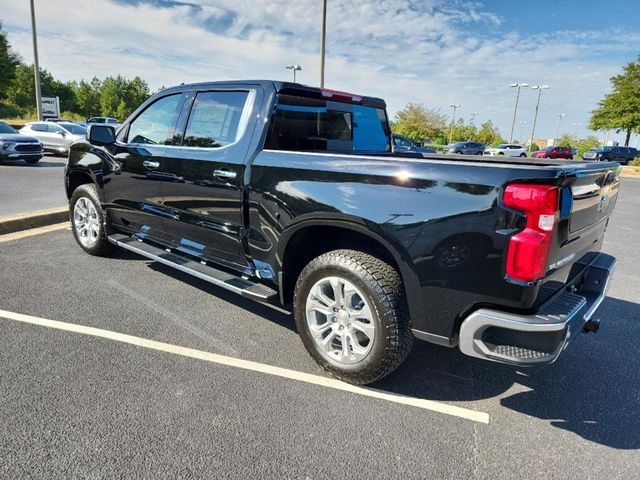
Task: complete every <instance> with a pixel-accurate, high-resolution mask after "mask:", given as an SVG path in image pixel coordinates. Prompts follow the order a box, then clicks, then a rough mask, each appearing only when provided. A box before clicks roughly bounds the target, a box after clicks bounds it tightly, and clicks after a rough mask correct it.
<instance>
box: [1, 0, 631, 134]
mask: <svg viewBox="0 0 640 480" xmlns="http://www.w3.org/2000/svg"><path fill="white" fill-rule="evenodd" d="M157 3H162V2H156V5H152V4H149V3H147V2H145V1H139V0H138V1H135V2H132V4H127V3H126V2H124V1H123V0H121V1H119V2H113V1H109V0H91V1H86V0H66V1H65V2H64V8H61V6H60V2H58V1H53V0H38V1H36V8H37V18H38V29H39V47H40V62H41V65H42V66H43V67H44V68H46V69H48V70H49V71H51V72H52V73H53V74H54V75H55V76H57V77H59V78H62V79H65V80H70V79H78V78H90V77H92V76H94V75H96V76H99V77H104V76H106V75H111V74H117V73H121V74H123V75H125V76H129V77H131V76H134V75H140V76H141V77H143V78H145V79H146V80H147V81H148V82H149V83H150V85H151V86H152V88H157V87H159V86H161V85H166V86H169V85H172V84H177V83H181V82H192V81H204V80H222V79H232V78H273V79H289V78H290V72H289V71H287V70H285V69H284V65H287V64H291V63H299V64H301V65H302V66H303V71H302V72H301V75H300V76H299V79H300V80H301V81H302V82H303V83H309V84H316V83H317V78H318V48H319V16H320V2H318V1H315V0H298V1H294V0H274V1H269V2H258V1H256V0H218V1H213V0H203V1H196V0H192V3H194V4H197V5H198V8H194V7H192V6H189V5H186V4H184V5H178V4H179V3H180V2H173V4H174V6H172V7H171V8H163V7H161V6H158V5H157ZM165 3H169V2H165ZM0 12H2V13H1V15H2V20H3V22H4V24H5V28H7V29H8V30H9V32H10V41H11V42H12V44H13V45H14V47H15V48H16V49H17V50H18V52H19V53H20V54H21V55H22V56H23V57H25V59H26V60H27V61H30V60H31V48H32V47H31V32H30V24H29V19H30V17H29V4H28V2H26V1H25V2H17V1H15V0H0ZM327 35H328V37H327V40H328V43H327V48H328V57H327V66H326V72H327V74H326V79H327V80H326V83H327V85H328V86H329V87H332V88H337V89H343V90H350V91H355V92H357V93H364V94H368V95H375V96H380V97H383V98H385V99H386V100H387V102H388V104H389V110H390V111H391V113H394V112H395V111H397V110H398V109H399V108H401V107H402V106H403V105H404V104H405V103H407V102H409V101H412V102H423V103H425V104H426V105H427V106H429V107H435V108H441V109H442V110H443V111H444V112H446V113H449V112H448V105H449V104H450V103H453V102H455V103H460V104H462V109H461V110H460V113H461V114H462V115H463V116H465V114H466V115H468V112H471V111H475V112H479V115H478V118H477V119H476V121H483V120H485V119H487V118H491V119H493V120H494V122H496V123H497V125H498V126H499V127H500V130H501V132H502V134H503V135H508V134H509V130H510V127H511V115H512V113H513V110H512V109H513V102H514V99H515V98H514V91H512V89H510V88H509V86H508V85H509V84H510V83H512V82H517V81H527V82H529V83H531V84H534V83H548V84H551V85H552V90H550V91H546V92H544V94H543V102H542V105H541V111H540V112H541V113H540V117H539V128H538V132H539V134H540V136H553V135H554V134H555V129H556V126H557V124H556V117H555V116H554V114H555V113H560V112H562V113H566V114H567V117H566V119H565V122H566V124H565V125H566V126H567V127H568V128H566V129H563V130H567V131H571V130H573V126H572V125H573V123H576V122H578V123H581V124H582V125H583V126H584V125H586V124H587V123H588V116H589V111H590V110H591V109H593V108H594V107H595V105H596V103H597V101H598V100H599V99H600V98H601V96H602V95H603V94H604V93H605V92H606V91H607V89H608V86H609V80H608V78H609V77H610V76H611V75H613V74H615V73H616V71H617V70H618V69H619V68H620V65H619V64H620V61H614V60H610V59H609V58H608V55H614V54H615V55H616V58H620V57H621V56H623V57H624V56H628V59H629V60H631V59H633V55H635V53H633V52H634V51H635V50H637V48H636V47H637V44H638V42H639V41H640V34H639V33H638V32H631V33H630V32H617V33H616V32H611V31H608V32H607V34H606V35H605V34H604V33H600V34H598V33H595V34H594V33H592V32H590V33H589V34H586V33H583V32H574V31H565V32H555V33H553V34H545V35H542V34H532V35H524V34H521V33H518V32H511V31H509V30H508V27H507V25H505V23H504V21H503V20H502V19H501V18H500V17H499V16H497V15H496V14H495V13H492V12H488V11H486V9H484V7H483V6H482V4H480V3H479V2H473V1H464V0H456V1H446V0H425V1H420V0H386V1H385V0H376V1H367V2H359V3H356V2H353V1H351V0H329V14H328V28H327ZM534 102H535V95H534V92H532V91H527V92H523V95H522V97H521V110H520V112H519V119H524V120H526V121H527V122H528V126H527V128H528V127H529V126H530V125H531V123H532V116H533V108H534V106H535V105H534ZM570 125H571V126H570ZM569 126H570V127H569ZM579 131H580V132H583V130H582V129H579ZM516 132H518V129H516ZM583 133H584V132H583ZM536 136H538V135H536Z"/></svg>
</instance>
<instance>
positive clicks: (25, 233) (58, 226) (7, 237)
mask: <svg viewBox="0 0 640 480" xmlns="http://www.w3.org/2000/svg"><path fill="white" fill-rule="evenodd" d="M63 228H68V229H69V230H71V228H70V227H69V222H68V221H67V222H62V223H55V224H53V225H47V226H45V227H36V228H30V229H29V230H21V231H19V232H13V233H5V234H4V235H0V243H3V242H10V241H11V240H19V239H21V238H26V237H32V236H34V235H40V234H42V233H49V232H55V231H56V230H62V229H63Z"/></svg>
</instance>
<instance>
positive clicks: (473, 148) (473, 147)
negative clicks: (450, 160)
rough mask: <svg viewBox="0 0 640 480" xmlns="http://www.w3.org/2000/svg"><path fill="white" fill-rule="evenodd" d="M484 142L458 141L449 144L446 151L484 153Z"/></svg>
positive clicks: (469, 153)
mask: <svg viewBox="0 0 640 480" xmlns="http://www.w3.org/2000/svg"><path fill="white" fill-rule="evenodd" d="M483 152H484V143H480V142H456V143H452V144H451V145H449V146H447V148H446V149H445V151H444V153H457V154H462V155H482V153H483Z"/></svg>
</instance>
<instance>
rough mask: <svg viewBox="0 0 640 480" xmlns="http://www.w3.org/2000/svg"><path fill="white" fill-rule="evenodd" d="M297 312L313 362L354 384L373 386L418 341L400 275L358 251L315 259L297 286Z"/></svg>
mask: <svg viewBox="0 0 640 480" xmlns="http://www.w3.org/2000/svg"><path fill="white" fill-rule="evenodd" d="M293 313H294V316H295V320H296V326H297V328H298V332H299V334H300V337H301V338H302V342H303V343H304V346H305V347H306V349H307V351H308V352H309V354H310V355H311V356H312V357H313V359H314V360H315V361H316V362H317V363H318V364H319V365H320V366H321V367H322V368H324V369H325V370H326V371H327V372H329V373H330V374H331V375H333V376H334V377H336V378H338V379H340V380H343V381H345V382H348V383H352V384H356V385H364V384H369V383H373V382H375V381H377V380H380V379H381V378H383V377H385V376H386V375H388V374H390V373H391V372H393V371H394V370H395V369H396V368H398V366H400V364H401V363H402V362H403V361H404V360H405V359H406V357H407V355H408V354H409V351H410V350H411V346H412V343H413V336H412V334H411V331H410V327H409V316H408V308H407V302H406V298H405V294H404V288H403V285H402V280H401V278H400V275H399V274H398V272H397V271H396V269H395V268H393V267H392V266H391V265H389V264H388V263H386V262H384V261H383V260H380V259H378V258H376V257H373V256H371V255H368V254H366V253H362V252H357V251H354V250H335V251H332V252H328V253H325V254H323V255H320V256H319V257H316V258H315V259H313V260H312V261H311V262H310V263H309V264H308V265H307V266H306V267H305V268H304V270H303V271H302V273H301V274H300V276H299V277H298V281H297V282H296V286H295V291H294V297H293Z"/></svg>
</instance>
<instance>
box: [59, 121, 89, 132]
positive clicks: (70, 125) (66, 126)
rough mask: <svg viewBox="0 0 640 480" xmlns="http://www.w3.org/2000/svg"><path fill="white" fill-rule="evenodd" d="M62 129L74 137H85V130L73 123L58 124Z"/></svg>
mask: <svg viewBox="0 0 640 480" xmlns="http://www.w3.org/2000/svg"><path fill="white" fill-rule="evenodd" d="M58 125H60V126H61V127H62V128H64V129H65V130H66V131H67V132H70V133H73V134H74V135H86V134H87V129H86V128H84V127H83V126H81V125H76V124H75V123H59V124H58Z"/></svg>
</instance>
